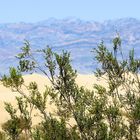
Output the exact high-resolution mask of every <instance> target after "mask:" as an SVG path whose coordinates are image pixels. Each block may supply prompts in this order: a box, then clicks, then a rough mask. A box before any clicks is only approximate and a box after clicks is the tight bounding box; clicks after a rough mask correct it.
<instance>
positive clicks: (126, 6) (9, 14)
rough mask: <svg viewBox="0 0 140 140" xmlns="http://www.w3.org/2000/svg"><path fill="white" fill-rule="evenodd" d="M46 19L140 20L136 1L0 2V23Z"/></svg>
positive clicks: (3, 0) (18, 0) (32, 0)
mask: <svg viewBox="0 0 140 140" xmlns="http://www.w3.org/2000/svg"><path fill="white" fill-rule="evenodd" d="M50 17H55V18H58V19H62V18H66V17H76V18H81V19H85V20H95V21H104V20H108V19H116V18H123V17H133V18H138V19H140V0H0V23H4V22H22V21H23V22H36V21H40V20H46V19H48V18H50Z"/></svg>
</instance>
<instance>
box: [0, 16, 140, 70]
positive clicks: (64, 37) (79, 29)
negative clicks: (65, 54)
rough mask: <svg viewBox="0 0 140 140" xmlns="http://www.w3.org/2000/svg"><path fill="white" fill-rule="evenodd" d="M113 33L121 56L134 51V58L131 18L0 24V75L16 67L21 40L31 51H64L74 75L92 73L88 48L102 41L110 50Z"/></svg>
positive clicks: (138, 44)
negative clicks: (69, 59)
mask: <svg viewBox="0 0 140 140" xmlns="http://www.w3.org/2000/svg"><path fill="white" fill-rule="evenodd" d="M116 31H117V32H119V34H120V36H121V38H122V49H123V50H124V51H125V53H126V52H127V51H128V50H129V49H131V48H135V50H136V55H137V56H138V55H139V52H140V20H137V19H134V18H124V19H118V20H107V21H104V22H102V23H99V22H95V21H84V20H80V19H75V18H66V19H62V20H58V19H54V18H50V19H48V20H45V21H40V22H37V23H23V22H21V23H5V24H0V73H5V72H6V71H7V70H8V67H9V66H11V65H16V63H17V62H16V61H15V60H16V59H15V57H14V56H15V55H16V54H17V52H19V51H20V47H21V46H23V42H24V40H25V39H26V40H28V41H29V42H30V43H31V45H32V48H33V49H42V48H44V47H45V46H46V45H50V46H51V47H52V48H53V50H55V51H57V52H60V51H61V50H68V51H69V52H71V57H72V64H73V66H74V68H76V69H77V70H78V72H80V73H92V71H93V69H94V68H95V67H97V63H96V62H95V61H94V60H93V54H92V53H91V50H92V48H95V47H97V45H98V44H99V43H100V42H101V41H102V40H103V41H104V42H105V44H106V45H108V47H110V48H112V44H111V43H112V39H113V37H114V36H115V35H116ZM40 61H41V59H40Z"/></svg>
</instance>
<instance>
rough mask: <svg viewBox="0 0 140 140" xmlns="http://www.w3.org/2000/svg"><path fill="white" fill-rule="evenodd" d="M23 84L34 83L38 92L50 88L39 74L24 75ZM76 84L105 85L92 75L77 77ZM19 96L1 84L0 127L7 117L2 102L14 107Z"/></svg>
mask: <svg viewBox="0 0 140 140" xmlns="http://www.w3.org/2000/svg"><path fill="white" fill-rule="evenodd" d="M24 80H25V84H26V85H28V84H29V83H30V82H31V81H36V82H37V83H38V87H39V90H40V91H43V89H44V87H45V85H47V86H50V82H49V80H48V79H47V77H46V76H44V75H39V74H32V75H25V76H24ZM76 82H77V83H78V85H79V86H84V87H86V88H88V89H92V87H93V85H94V84H95V83H98V84H99V83H100V84H103V85H105V84H106V83H105V82H104V81H102V82H101V81H100V80H97V78H96V77H95V76H94V75H80V74H79V75H78V76H77V79H76ZM18 95H19V94H18V93H16V92H11V90H10V89H7V88H5V87H4V86H3V85H2V84H0V125H1V124H2V123H3V122H5V121H6V120H7V119H8V118H9V115H8V114H7V112H6V111H5V109H4V102H10V103H12V104H13V105H15V106H16V102H15V96H18ZM54 108H55V107H54V106H53V105H48V110H49V111H50V112H51V111H52V110H54ZM34 121H35V122H36V123H37V122H38V121H39V120H37V119H35V120H34Z"/></svg>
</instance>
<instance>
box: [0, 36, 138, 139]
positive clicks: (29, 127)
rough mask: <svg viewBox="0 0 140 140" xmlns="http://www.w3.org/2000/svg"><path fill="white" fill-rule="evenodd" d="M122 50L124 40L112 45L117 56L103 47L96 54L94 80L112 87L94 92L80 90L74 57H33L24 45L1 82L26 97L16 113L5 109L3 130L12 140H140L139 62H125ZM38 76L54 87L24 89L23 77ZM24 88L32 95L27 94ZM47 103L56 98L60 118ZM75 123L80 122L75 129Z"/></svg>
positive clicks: (96, 87) (49, 54)
mask: <svg viewBox="0 0 140 140" xmlns="http://www.w3.org/2000/svg"><path fill="white" fill-rule="evenodd" d="M121 50H122V49H121V39H120V37H119V36H117V37H116V38H115V39H114V40H113V47H112V50H109V49H108V48H107V47H106V46H105V45H104V43H103V42H101V44H99V45H98V47H97V48H95V49H93V53H94V57H95V58H96V60H97V63H99V64H100V66H99V68H97V69H96V71H95V75H96V77H97V78H101V79H104V80H105V81H106V83H107V86H103V85H97V84H95V85H94V87H93V89H92V90H88V89H86V87H79V86H78V85H77V83H76V81H75V79H76V77H77V72H76V71H75V70H73V68H72V66H71V60H70V53H68V52H67V51H62V54H57V53H55V52H53V51H52V50H51V48H49V47H47V48H45V49H42V50H37V51H34V53H32V50H31V47H30V44H29V42H25V44H24V47H23V48H22V51H21V53H20V54H18V55H17V59H18V60H19V66H18V67H17V68H10V71H9V75H4V76H3V77H2V79H1V81H2V83H3V85H4V86H6V87H8V88H11V89H12V91H16V92H18V93H20V95H21V96H20V97H17V98H16V100H17V108H14V107H12V105H11V104H10V103H6V111H7V112H8V113H9V115H10V117H11V119H10V120H8V121H7V122H5V123H4V124H3V126H2V128H3V130H4V131H5V135H7V138H10V139H12V140H18V139H21V137H22V138H23V137H24V138H25V139H32V140H66V139H69V140H123V139H128V140H138V139H139V133H140V130H139V129H140V128H139V126H140V94H139V93H140V80H139V70H140V60H139V59H136V58H135V55H134V50H131V51H130V52H129V56H128V58H124V55H123V52H122V51H121ZM35 53H37V55H39V54H41V56H43V58H44V65H43V66H42V65H40V63H38V61H37V59H36V58H37V57H36V55H34V54H35ZM118 55H119V56H118ZM120 58H121V59H120ZM42 61H43V60H42ZM33 71H37V72H41V73H43V74H44V75H46V76H47V77H48V79H49V80H50V82H51V86H50V87H48V86H47V85H46V89H45V91H44V92H43V93H41V92H40V91H39V89H38V85H37V83H35V82H31V83H29V85H25V82H24V79H23V78H22V75H23V74H24V73H26V72H27V73H29V72H33ZM23 88H26V89H27V90H26V92H27V93H26V92H25V90H23ZM48 97H49V98H51V99H50V104H52V103H53V104H55V105H56V107H57V112H56V114H55V115H54V114H53V113H50V112H48V110H47V102H48V101H47V99H48ZM33 110H38V111H39V112H40V113H39V116H40V117H41V122H40V123H39V124H38V125H36V126H33V124H32V112H33ZM56 116H57V117H56ZM71 118H72V119H73V120H74V122H75V123H74V124H72V125H71V124H70V119H71ZM2 135H3V134H1V135H0V136H2Z"/></svg>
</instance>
